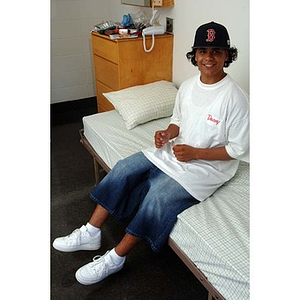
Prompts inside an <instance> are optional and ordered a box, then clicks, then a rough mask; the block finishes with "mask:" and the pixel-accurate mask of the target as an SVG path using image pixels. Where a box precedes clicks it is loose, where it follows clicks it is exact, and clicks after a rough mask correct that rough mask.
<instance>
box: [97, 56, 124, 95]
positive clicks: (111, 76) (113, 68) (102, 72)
mask: <svg viewBox="0 0 300 300" xmlns="http://www.w3.org/2000/svg"><path fill="white" fill-rule="evenodd" d="M94 64H95V73H96V78H97V80H99V81H100V82H102V83H103V84H105V85H106V86H108V87H109V88H111V89H112V90H118V89H119V85H120V84H119V71H118V65H116V64H114V63H112V62H110V61H108V60H106V59H104V58H102V57H99V56H98V55H94Z"/></svg>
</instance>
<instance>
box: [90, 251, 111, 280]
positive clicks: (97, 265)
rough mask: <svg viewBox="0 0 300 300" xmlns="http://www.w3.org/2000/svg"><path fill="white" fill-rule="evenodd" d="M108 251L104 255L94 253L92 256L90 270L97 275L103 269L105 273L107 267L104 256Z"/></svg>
mask: <svg viewBox="0 0 300 300" xmlns="http://www.w3.org/2000/svg"><path fill="white" fill-rule="evenodd" d="M108 252H109V251H107V252H106V253H105V254H104V255H102V256H101V255H96V256H95V257H94V258H93V261H92V262H91V263H90V267H91V270H93V272H94V273H95V274H97V275H101V274H102V272H103V271H105V273H107V271H108V269H107V268H105V264H106V263H105V259H104V258H105V256H106V255H107V254H108Z"/></svg>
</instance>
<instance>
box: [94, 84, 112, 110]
mask: <svg viewBox="0 0 300 300" xmlns="http://www.w3.org/2000/svg"><path fill="white" fill-rule="evenodd" d="M96 86H97V105H98V111H99V112H102V111H107V110H112V109H115V108H114V106H113V105H112V104H111V103H110V102H109V101H108V100H107V99H106V98H105V97H104V96H103V95H102V93H109V92H112V91H113V90H112V89H110V88H109V87H107V86H105V85H104V84H102V83H101V82H99V81H97V82H96Z"/></svg>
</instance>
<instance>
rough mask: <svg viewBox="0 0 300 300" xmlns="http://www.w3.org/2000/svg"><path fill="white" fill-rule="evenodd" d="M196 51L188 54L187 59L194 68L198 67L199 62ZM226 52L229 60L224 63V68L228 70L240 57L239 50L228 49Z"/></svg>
mask: <svg viewBox="0 0 300 300" xmlns="http://www.w3.org/2000/svg"><path fill="white" fill-rule="evenodd" d="M196 51H197V49H193V50H192V51H190V52H188V53H187V54H186V57H187V59H188V60H189V61H190V62H191V63H192V64H193V65H194V66H196V67H197V62H196V60H195V56H196ZM226 51H227V52H228V59H227V60H226V61H225V62H224V68H228V67H229V66H230V64H231V63H232V62H233V61H236V60H237V57H238V50H237V49H236V48H235V47H231V48H229V49H226Z"/></svg>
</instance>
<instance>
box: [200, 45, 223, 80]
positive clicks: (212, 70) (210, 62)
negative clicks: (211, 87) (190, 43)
mask: <svg viewBox="0 0 300 300" xmlns="http://www.w3.org/2000/svg"><path fill="white" fill-rule="evenodd" d="M227 58H228V55H227V51H226V50H225V49H220V48H199V49H197V50H196V56H195V59H196V61H197V64H198V69H199V71H200V72H201V77H200V78H201V81H202V82H203V83H205V84H214V83H217V82H218V81H220V80H221V79H223V78H224V77H225V75H226V73H225V72H224V70H223V67H224V63H225V61H226V60H227Z"/></svg>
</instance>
